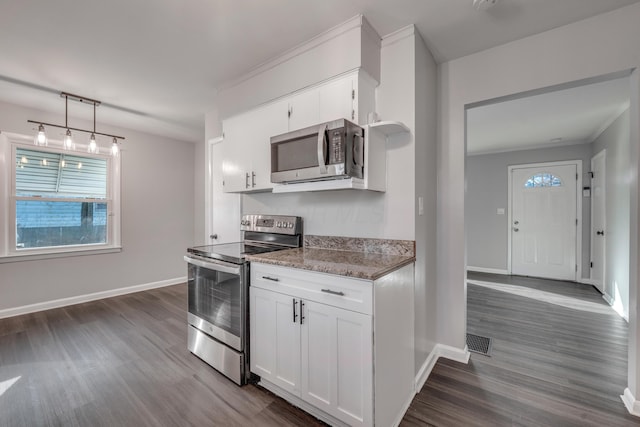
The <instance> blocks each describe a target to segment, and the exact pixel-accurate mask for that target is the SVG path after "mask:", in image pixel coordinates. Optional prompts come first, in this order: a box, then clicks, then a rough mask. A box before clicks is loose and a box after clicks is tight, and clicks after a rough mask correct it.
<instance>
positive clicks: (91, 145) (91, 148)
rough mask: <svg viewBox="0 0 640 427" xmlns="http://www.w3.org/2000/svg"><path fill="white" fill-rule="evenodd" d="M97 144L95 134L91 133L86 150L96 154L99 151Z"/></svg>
mask: <svg viewBox="0 0 640 427" xmlns="http://www.w3.org/2000/svg"><path fill="white" fill-rule="evenodd" d="M99 151H100V150H99V148H98V144H96V136H95V134H93V133H92V134H91V138H90V139H89V147H88V148H87V152H88V153H91V154H98V152H99Z"/></svg>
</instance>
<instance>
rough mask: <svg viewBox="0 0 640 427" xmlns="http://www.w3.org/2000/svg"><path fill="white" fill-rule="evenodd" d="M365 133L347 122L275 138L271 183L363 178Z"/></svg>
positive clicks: (338, 122)
mask: <svg viewBox="0 0 640 427" xmlns="http://www.w3.org/2000/svg"><path fill="white" fill-rule="evenodd" d="M364 159H365V156H364V129H363V128H361V127H360V126H358V125H356V124H355V123H352V122H350V121H348V120H345V119H339V120H334V121H332V122H327V123H322V124H320V125H317V126H311V127H308V128H305V129H300V130H296V131H293V132H289V133H285V134H282V135H277V136H273V137H271V182H273V183H280V184H282V183H293V182H302V181H320V180H327V179H342V178H363V176H364Z"/></svg>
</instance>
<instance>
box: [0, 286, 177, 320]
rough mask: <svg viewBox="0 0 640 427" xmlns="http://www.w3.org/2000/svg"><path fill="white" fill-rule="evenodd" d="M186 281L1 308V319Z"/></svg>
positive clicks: (112, 290) (132, 287)
mask: <svg viewBox="0 0 640 427" xmlns="http://www.w3.org/2000/svg"><path fill="white" fill-rule="evenodd" d="M186 281H187V278H186V277H177V278H175V279H167V280H160V281H158V282H151V283H145V284H142V285H135V286H128V287H125V288H118V289H110V290H108V291H101V292H94V293H91V294H85V295H78V296H74V297H69V298H60V299H56V300H52V301H45V302H39V303H36V304H29V305H23V306H21V307H15V308H7V309H4V310H0V319H4V318H5V317H13V316H19V315H21V314H28V313H35V312H36V311H43V310H49V309H52V308H59V307H66V306H68V305H74V304H80V303H83V302H89V301H95V300H99V299H104V298H111V297H115V296H118V295H126V294H132V293H134V292H140V291H146V290H149V289H155V288H162V287H164V286H171V285H177V284H180V283H184V282H186Z"/></svg>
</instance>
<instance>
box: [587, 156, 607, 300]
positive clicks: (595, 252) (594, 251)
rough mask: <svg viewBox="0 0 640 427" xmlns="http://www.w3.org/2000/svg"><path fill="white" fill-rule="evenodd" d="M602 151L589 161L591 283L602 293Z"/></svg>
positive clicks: (603, 195) (603, 208)
mask: <svg viewBox="0 0 640 427" xmlns="http://www.w3.org/2000/svg"><path fill="white" fill-rule="evenodd" d="M606 158H607V157H606V152H605V150H602V151H601V152H599V153H598V154H596V155H595V156H594V157H593V158H592V159H591V172H592V173H593V178H591V283H592V284H593V285H594V286H595V287H596V288H598V290H599V291H600V292H602V293H604V269H605V265H604V248H605V241H606V235H605V224H606V221H605V181H604V179H605V164H606Z"/></svg>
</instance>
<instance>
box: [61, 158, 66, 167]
mask: <svg viewBox="0 0 640 427" xmlns="http://www.w3.org/2000/svg"><path fill="white" fill-rule="evenodd" d="M60 166H61V167H63V168H64V167H66V166H67V162H65V161H64V159H62V160H60Z"/></svg>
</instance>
